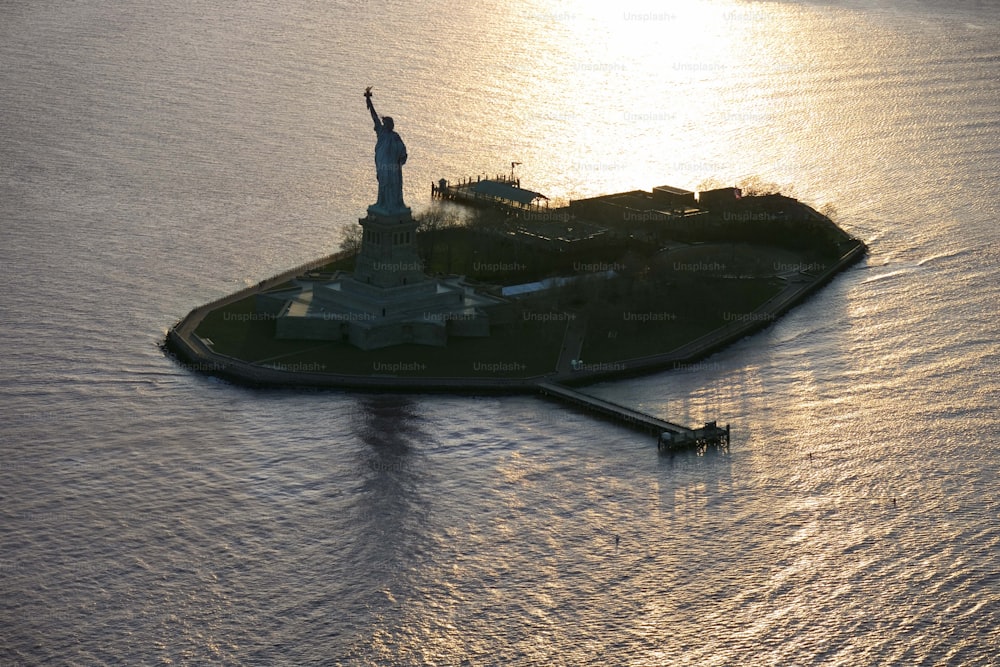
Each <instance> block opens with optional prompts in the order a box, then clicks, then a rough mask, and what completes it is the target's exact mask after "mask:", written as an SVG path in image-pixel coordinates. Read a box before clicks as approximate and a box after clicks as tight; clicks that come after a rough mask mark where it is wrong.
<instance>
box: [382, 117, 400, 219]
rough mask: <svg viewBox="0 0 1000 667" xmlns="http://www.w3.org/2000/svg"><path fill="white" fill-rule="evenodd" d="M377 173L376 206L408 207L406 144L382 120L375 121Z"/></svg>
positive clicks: (398, 209) (388, 209)
mask: <svg viewBox="0 0 1000 667" xmlns="http://www.w3.org/2000/svg"><path fill="white" fill-rule="evenodd" d="M375 133H376V134H377V135H378V141H377V142H375V174H376V176H377V178H378V202H376V204H375V206H376V207H377V208H378V209H379V210H381V211H385V212H389V213H392V212H398V211H402V210H405V209H406V204H404V203H403V165H404V164H406V146H405V145H404V144H403V140H402V139H401V138H400V136H399V135H398V134H397V133H396V132H395V131H394V130H390V129H388V128H387V127H386V126H385V124H383V123H382V122H381V121H377V122H376V123H375Z"/></svg>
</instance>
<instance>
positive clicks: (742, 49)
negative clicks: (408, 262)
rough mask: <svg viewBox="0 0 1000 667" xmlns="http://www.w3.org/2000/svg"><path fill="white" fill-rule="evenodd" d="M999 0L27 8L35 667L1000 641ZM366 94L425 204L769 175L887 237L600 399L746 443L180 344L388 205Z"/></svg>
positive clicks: (18, 19) (939, 652) (30, 549)
mask: <svg viewBox="0 0 1000 667" xmlns="http://www.w3.org/2000/svg"><path fill="white" fill-rule="evenodd" d="M997 10H998V7H997V6H996V4H995V3H993V2H973V1H971V0H970V1H966V2H958V3H957V4H956V3H954V2H947V3H946V2H940V3H938V2H930V1H918V0H884V1H882V2H854V1H852V0H844V1H842V2H835V3H812V2H767V3H762V2H761V3H737V2H728V1H722V0H720V1H718V2H713V1H710V0H692V1H691V2H687V3H684V4H683V6H677V7H671V8H669V9H663V8H662V6H660V5H659V4H657V3H642V2H638V3H634V4H631V3H626V4H624V5H616V6H614V7H611V6H609V7H608V8H607V9H601V8H594V7H590V6H587V5H584V4H579V5H577V4H572V3H562V2H554V1H553V2H546V1H545V0H537V1H535V2H531V1H529V0H525V1H523V2H509V1H508V2H499V1H494V0H485V2H479V3H465V4H461V5H457V6H453V7H449V8H447V9H445V8H444V6H443V5H441V4H440V3H429V2H421V1H418V0H413V1H410V2H399V3H383V2H370V3H356V4H355V3H350V4H349V3H344V2H326V3H311V2H298V1H292V2H286V3H264V2H246V3H231V2H212V3H195V2H189V1H187V0H180V1H179V2H174V3H167V4H163V3H152V4H151V3H142V2H131V1H130V0H122V1H120V2H115V3H106V2H94V1H91V0H81V1H79V2H43V3H39V2H27V1H21V0H12V1H8V2H4V3H0V15H2V20H0V63H2V64H3V66H2V67H0V90H3V95H2V96H0V119H2V120H0V155H2V156H3V159H2V160H0V225H2V226H0V281H2V284H0V288H2V289H0V309H2V327H0V349H2V350H3V360H2V362H0V405H2V406H3V409H2V411H0V433H2V439H0V451H2V459H0V496H2V505H0V536H2V540H0V588H2V590H3V597H2V601H0V664H4V665H22V664H23V665H28V664H40V663H44V664H158V663H163V664H170V663H174V664H198V663H203V662H206V661H210V660H214V661H218V662H222V663H227V664H316V663H321V664H345V665H347V664H350V665H354V664H358V665H391V664H399V665H411V664H412V665H423V664H440V665H452V664H469V665H491V664H524V665H543V664H544V665H578V664H611V665H615V664H622V665H661V664H697V665H726V664H775V665H788V664H820V663H822V664H835V665H859V664H871V665H876V664H877V665H883V664H900V665H913V664H921V665H937V664H954V665H992V664H1000V661H998V658H997V657H996V656H997V655H998V654H1000V630H998V628H1000V565H998V562H997V553H1000V526H998V519H997V517H998V515H1000V502H998V491H1000V482H998V474H997V473H998V463H997V453H998V442H997V437H996V417H997V412H998V398H997V389H996V385H997V379H998V353H1000V346H998V343H997V340H998V325H997V321H996V315H997V311H998V306H1000V288H998V284H1000V252H998V245H997V234H996V221H997V219H998V208H997V204H996V184H995V180H996V174H997V166H998V162H1000V140H998V137H1000V105H998V100H1000V83H998V79H997V71H998V65H1000V47H998V45H1000V12H998V11H997ZM367 85H374V86H375V93H376V97H375V102H376V106H377V107H378V108H379V111H380V112H381V113H387V114H390V115H393V116H394V117H395V118H396V123H397V126H398V129H399V131H400V133H401V134H402V135H403V137H404V139H405V140H406V142H407V146H408V148H409V152H410V156H411V158H410V162H409V163H408V164H407V167H406V175H405V179H406V199H407V202H408V203H409V204H410V205H411V206H413V207H414V208H415V209H417V210H423V209H425V208H427V207H429V206H430V201H429V189H430V188H429V184H430V182H431V181H432V180H436V179H438V178H441V177H448V178H456V177H460V176H465V175H469V174H475V173H477V172H480V171H487V172H491V173H496V172H505V171H507V169H509V164H510V162H511V161H519V162H522V163H523V164H522V165H521V166H519V167H518V175H519V176H520V177H521V178H522V180H523V181H524V182H525V184H526V185H528V187H533V188H535V189H538V190H540V191H542V192H545V193H547V194H548V195H550V196H552V197H555V198H562V199H568V198H571V197H579V196H586V195H593V194H600V193H607V192H614V191H619V190H628V189H634V188H648V187H651V186H655V185H660V184H663V183H669V184H672V185H675V186H680V187H687V188H697V187H698V185H699V184H702V183H704V182H706V181H708V180H709V179H713V180H714V181H716V182H721V183H732V182H735V181H737V180H740V179H745V178H748V177H757V178H759V179H761V180H762V181H764V182H774V183H777V184H779V185H781V186H782V188H783V190H784V191H786V192H791V193H792V194H794V195H795V196H797V197H799V198H801V199H802V200H804V201H806V202H808V203H810V204H812V205H814V206H816V207H817V208H821V207H825V208H826V210H828V211H831V212H833V214H834V217H835V219H836V220H837V221H838V222H839V223H840V224H841V225H842V226H844V227H845V228H846V229H848V230H850V231H851V232H853V233H854V234H856V235H858V236H860V237H862V238H864V239H865V240H866V241H867V242H868V243H869V245H870V247H871V252H870V254H869V256H868V258H867V259H866V261H865V262H864V263H862V264H861V265H858V266H857V267H855V268H854V269H852V270H850V271H848V272H847V273H845V274H844V275H842V276H840V277H838V278H837V279H836V280H835V281H834V282H833V283H831V284H830V285H829V286H828V287H826V288H825V289H824V290H823V291H822V292H821V293H820V294H819V295H818V296H816V297H814V298H813V299H811V300H810V301H808V302H807V303H805V304H803V305H802V306H800V307H798V308H796V309H795V310H794V311H792V312H791V313H790V314H789V315H788V316H787V317H785V318H783V319H782V320H781V321H779V322H778V323H776V324H775V325H774V326H771V327H770V328H768V329H767V330H765V331H763V332H762V333H760V334H758V335H756V336H754V337H753V338H750V339H746V340H744V341H741V342H739V343H738V344H736V345H734V346H732V347H730V348H729V349H727V350H725V351H723V352H721V353H719V354H716V355H715V356H713V357H711V358H709V359H707V360H705V361H704V362H702V363H700V364H698V365H697V366H696V367H693V368H689V369H682V370H678V371H673V372H665V373H660V374H655V375H651V376H647V377H643V378H639V379H635V380H630V381H623V382H614V383H607V384H602V385H598V386H595V387H592V388H591V389H590V390H591V391H593V392H595V393H597V394H599V395H601V396H605V397H609V398H611V399H613V400H616V401H619V402H623V403H627V404H629V405H634V406H638V407H640V408H642V409H644V410H646V411H649V412H653V413H656V414H660V415H663V416H665V417H667V418H669V419H671V420H674V421H679V422H683V423H689V424H697V423H699V422H702V421H705V420H709V419H716V418H718V419H720V420H721V421H724V422H729V423H731V424H732V427H733V430H734V431H733V432H734V437H733V442H732V446H731V448H730V451H729V452H728V453H726V452H708V453H706V454H705V455H701V456H699V455H695V454H685V455H677V456H674V457H660V456H658V455H657V453H656V448H655V444H654V443H653V442H651V441H650V440H649V438H647V437H646V436H642V435H637V434H635V433H633V432H630V431H627V430H624V429H622V428H620V427H618V426H616V425H614V424H609V423H605V422H600V421H594V420H592V419H591V418H590V417H588V416H586V415H582V414H579V413H577V412H573V411H571V410H567V409H565V408H563V407H562V406H559V405H555V404H550V403H546V402H543V401H541V400H540V399H536V398H534V397H486V398H475V397H451V396H441V395H419V394H417V395H377V394H358V395H355V394H349V393H339V392H292V391H254V390H248V389H244V388H239V387H234V386H230V385H228V384H225V383H222V382H219V381H216V380H212V379H207V378H205V377H203V376H200V375H197V374H194V373H191V372H189V370H188V369H186V368H184V367H182V366H180V365H178V364H176V363H175V362H174V361H173V360H172V359H171V358H169V357H168V356H165V355H164V354H163V353H162V352H161V350H160V349H159V347H158V344H159V342H160V341H161V340H162V337H163V334H164V332H165V330H166V329H167V328H168V327H169V326H170V325H172V324H173V323H174V322H175V321H177V319H179V318H180V317H181V316H183V315H184V314H185V313H186V312H188V311H189V310H190V309H191V308H193V307H195V306H197V305H200V304H201V303H204V302H206V301H209V300H211V299H213V298H217V297H219V296H222V295H224V294H227V293H229V292H232V291H234V290H235V289H237V288H239V287H242V286H245V285H249V284H253V283H256V282H257V281H259V280H261V279H262V278H265V277H268V276H270V275H273V274H275V273H277V272H279V271H281V270H282V269H285V268H287V267H290V266H294V265H296V264H300V263H302V262H305V261H307V260H310V259H312V258H314V257H317V256H319V255H322V254H326V253H328V252H330V251H332V250H333V249H335V248H336V246H337V244H338V242H339V240H340V238H341V237H342V234H343V233H344V231H345V230H347V229H348V228H349V227H350V225H352V224H354V221H355V220H356V219H357V218H358V216H359V215H360V214H361V213H362V212H363V211H364V207H365V206H366V205H367V204H369V203H371V202H372V201H373V200H374V193H375V185H374V178H373V174H372V168H371V152H372V147H373V137H372V136H371V129H370V120H368V119H367V115H366V112H365V109H364V106H363V98H362V97H361V92H362V90H363V89H364V87H365V86H367ZM615 536H618V537H619V538H620V542H619V543H618V544H616V541H615Z"/></svg>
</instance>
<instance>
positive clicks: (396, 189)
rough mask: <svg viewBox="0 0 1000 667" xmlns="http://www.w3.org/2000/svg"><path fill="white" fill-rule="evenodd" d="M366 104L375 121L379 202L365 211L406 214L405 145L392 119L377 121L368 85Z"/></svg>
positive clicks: (407, 209)
mask: <svg viewBox="0 0 1000 667" xmlns="http://www.w3.org/2000/svg"><path fill="white" fill-rule="evenodd" d="M365 102H366V104H367V105H368V111H370V112H371V114H372V120H373V121H375V134H376V135H378V140H377V141H376V142H375V176H376V177H377V178H378V201H377V202H375V204H374V205H373V206H369V207H368V210H369V211H370V212H372V213H380V214H382V215H395V214H400V213H409V212H410V209H409V208H407V206H406V204H404V203H403V165H404V164H406V146H405V145H404V144H403V140H402V139H401V138H400V136H399V134H397V133H396V132H395V131H394V130H393V127H394V126H395V124H394V123H393V121H392V118H390V117H389V116H384V117H382V118H379V115H378V114H377V113H375V107H374V106H372V89H371V86H369V87H368V88H366V89H365Z"/></svg>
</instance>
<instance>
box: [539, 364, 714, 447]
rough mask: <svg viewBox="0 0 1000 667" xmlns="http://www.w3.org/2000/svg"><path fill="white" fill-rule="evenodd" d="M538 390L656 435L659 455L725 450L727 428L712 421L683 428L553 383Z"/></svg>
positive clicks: (540, 384) (540, 383) (541, 386)
mask: <svg viewBox="0 0 1000 667" xmlns="http://www.w3.org/2000/svg"><path fill="white" fill-rule="evenodd" d="M536 386H537V387H538V391H539V392H540V393H541V394H542V395H543V396H548V397H551V398H554V399H557V400H559V401H562V402H564V403H568V404H569V405H572V406H574V407H577V408H580V409H582V410H586V411H589V412H594V413H597V414H599V415H601V416H602V417H605V418H608V419H611V420H613V421H616V422H619V423H621V424H625V425H626V426H629V427H631V428H634V429H637V430H640V431H644V432H646V433H651V434H653V435H655V436H656V445H657V449H659V451H660V452H673V451H677V450H681V449H690V448H701V447H707V446H709V445H719V446H723V447H726V448H728V447H729V425H728V424H726V426H725V428H723V427H721V426H718V425H717V424H716V422H714V421H712V422H708V423H707V424H705V425H704V426H703V427H701V428H695V429H691V428H687V427H686V426H681V425H680V424H675V423H673V422H670V421H667V420H665V419H660V418H659V417H654V416H653V415H649V414H646V413H645V412H640V411H638V410H634V409H632V408H629V407H626V406H624V405H619V404H618V403H612V402H611V401H606V400H604V399H603V398H597V397H596V396H591V395H590V394H584V393H582V392H579V391H576V390H575V389H571V388H570V387H567V386H565V385H562V384H558V383H555V382H547V381H546V382H539V383H538V384H537V385H536Z"/></svg>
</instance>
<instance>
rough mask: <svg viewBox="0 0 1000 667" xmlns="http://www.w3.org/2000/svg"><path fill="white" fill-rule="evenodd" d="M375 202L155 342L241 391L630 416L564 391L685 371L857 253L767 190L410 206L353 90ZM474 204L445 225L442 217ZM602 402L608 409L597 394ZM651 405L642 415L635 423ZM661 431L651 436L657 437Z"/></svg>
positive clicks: (462, 190) (636, 416) (634, 417)
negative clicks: (369, 133) (341, 233)
mask: <svg viewBox="0 0 1000 667" xmlns="http://www.w3.org/2000/svg"><path fill="white" fill-rule="evenodd" d="M365 99H366V104H367V107H368V110H369V111H370V113H371V116H372V118H373V120H374V122H375V131H376V135H377V138H378V143H377V148H376V172H377V178H378V179H379V191H378V200H377V203H376V204H374V205H372V206H370V207H369V208H368V211H367V215H366V216H365V217H363V218H361V219H360V220H359V224H358V226H357V227H356V228H355V231H353V232H351V233H349V234H348V235H347V238H346V239H345V241H344V243H343V244H342V247H341V248H340V249H338V251H337V252H333V253H330V254H328V255H326V256H323V257H320V258H317V259H316V260H314V261H312V262H309V263H308V264H306V265H304V266H300V267H296V268H294V269H290V270H288V271H286V272H283V273H282V274H280V275H277V276H274V277H272V278H269V279H266V280H263V281H261V282H260V283H258V284H257V285H255V286H253V287H250V288H247V289H244V290H241V291H240V292H237V293H235V294H232V295H229V296H227V297H224V298H222V299H219V300H217V301H215V302H213V303H210V304H206V305H203V306H200V307H197V308H195V309H194V310H193V311H191V313H189V314H188V315H187V316H186V317H185V318H183V319H182V320H181V321H180V322H178V323H177V324H176V325H174V326H173V327H171V328H170V330H169V331H168V333H167V337H166V341H165V342H166V347H167V348H168V349H169V350H170V351H171V352H172V353H173V354H174V355H176V357H177V358H178V359H180V360H181V361H182V362H183V363H185V364H187V365H188V366H189V368H191V369H192V370H195V371H199V372H203V373H207V374H211V375H216V376H220V377H223V378H226V379H228V380H231V381H234V382H238V383H243V384H249V385H254V386H265V387H275V386H285V387H330V388H340V389H351V390H379V391H386V390H389V391H405V392H426V391H447V392H468V393H482V392H533V393H539V392H540V393H542V394H544V395H547V396H552V397H554V398H557V399H559V400H563V401H567V402H569V403H572V404H575V405H578V406H580V407H583V408H584V409H588V410H591V411H595V412H598V413H601V414H605V415H606V416H611V417H613V418H617V419H619V420H621V421H624V422H626V423H630V424H632V425H636V424H637V423H638V422H640V421H641V417H643V416H642V415H641V413H636V412H635V411H632V410H630V409H628V408H625V407H623V406H615V405H614V404H608V403H607V402H606V401H599V399H596V398H594V397H590V396H588V395H586V394H583V393H582V392H579V391H577V390H575V389H573V387H578V386H580V385H585V384H587V383H590V382H594V381H598V380H608V379H611V378H620V377H627V376H630V375H635V374H639V373H648V372H653V371H661V370H669V369H680V368H690V367H692V364H695V363H697V362H698V361H699V360H701V359H703V358H704V357H706V356H708V355H710V354H712V353H713V352H716V351H718V350H719V349H721V348H723V347H724V346H726V345H728V344H730V343H732V342H733V341H736V340H739V339H741V338H743V337H745V336H747V335H749V334H751V333H753V332H754V331H757V330H759V329H761V328H763V327H766V326H769V325H770V324H772V323H773V322H774V321H775V320H776V319H777V318H778V317H780V316H781V315H782V314H783V313H785V312H787V311H788V310H789V309H790V308H792V307H794V306H795V305H796V304H798V303H800V302H801V301H802V300H804V299H805V298H807V297H808V296H809V295H811V294H813V293H815V292H816V291H817V290H818V289H819V288H820V287H821V286H822V285H824V284H825V283H827V282H828V281H829V280H831V279H832V278H833V277H834V276H835V275H837V273H839V272H840V271H842V270H844V269H845V268H847V267H849V266H850V265H851V264H853V263H854V262H856V261H858V260H859V259H861V258H862V257H863V256H864V253H865V251H866V246H865V244H864V243H863V242H862V241H861V240H860V239H857V238H854V237H852V236H851V235H849V234H848V233H846V232H845V231H844V230H842V229H841V228H840V227H838V226H837V225H836V224H835V223H834V222H833V221H832V220H831V219H830V218H829V217H828V216H827V215H824V214H822V213H820V212H818V211H816V210H814V209H813V208H811V207H809V206H808V205H806V204H804V203H802V202H800V201H798V200H796V199H794V198H791V197H787V196H784V195H781V194H780V193H778V192H775V191H772V190H773V188H771V189H768V188H761V187H756V188H748V187H742V188H741V187H723V188H711V189H705V190H703V191H700V192H693V191H688V190H684V189H681V188H676V187H671V186H661V187H655V188H652V189H651V190H649V191H645V190H634V191H629V192H621V193H614V194H608V195H603V196H598V197H592V198H587V199H580V200H571V201H569V202H568V203H567V204H565V205H562V206H554V205H550V204H551V202H550V201H549V199H548V198H547V197H545V196H544V195H542V194H541V193H538V192H534V191H531V190H528V189H525V188H522V187H521V183H520V180H518V179H516V178H515V177H514V174H513V165H512V173H511V174H510V175H509V176H508V175H497V176H494V177H491V178H487V177H483V176H479V177H476V178H466V179H462V180H460V181H458V182H456V183H449V182H448V181H447V180H445V179H442V180H440V181H438V182H437V183H436V184H434V185H432V187H431V195H432V198H433V199H434V200H436V201H441V200H448V201H450V202H453V204H443V205H436V206H432V207H430V208H429V209H428V210H427V211H426V212H424V213H423V214H421V215H418V216H414V215H413V214H412V213H411V210H410V208H409V207H407V206H406V205H405V204H404V203H403V199H402V175H401V169H402V165H403V164H405V161H406V149H405V146H404V145H403V143H402V140H401V139H400V138H399V135H398V134H396V132H395V131H394V129H393V127H394V124H393V122H392V120H391V119H388V118H380V117H379V116H378V115H377V114H376V113H375V110H374V107H373V106H372V101H371V90H370V89H369V90H366V93H365ZM454 204H459V205H468V206H472V207H475V209H476V210H475V212H474V214H472V215H471V216H468V217H467V218H466V219H464V220H462V221H459V218H458V216H454V215H452V216H449V215H448V214H447V213H446V212H445V209H446V207H447V206H453V205H454ZM600 403H604V404H606V405H599V404H600ZM645 417H648V416H645ZM649 419H650V420H652V421H650V422H648V423H646V424H645V425H642V424H640V426H642V427H644V428H645V429H646V430H649V431H651V432H654V433H657V434H658V435H659V438H658V441H659V442H660V443H661V449H662V448H663V446H664V442H666V445H667V446H668V448H669V445H670V444H671V443H672V442H687V443H690V442H698V443H703V442H707V441H719V440H721V439H722V438H723V433H724V437H725V441H726V442H728V437H729V429H728V427H726V428H725V429H724V430H723V429H722V428H721V427H717V426H716V425H715V423H714V422H711V423H709V424H706V426H705V427H704V428H702V429H687V428H686V427H682V426H679V425H675V424H671V423H670V422H666V421H663V420H658V419H656V418H655V417H650V418H649ZM664 436H666V438H664Z"/></svg>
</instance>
